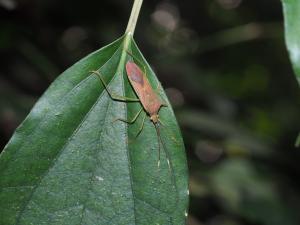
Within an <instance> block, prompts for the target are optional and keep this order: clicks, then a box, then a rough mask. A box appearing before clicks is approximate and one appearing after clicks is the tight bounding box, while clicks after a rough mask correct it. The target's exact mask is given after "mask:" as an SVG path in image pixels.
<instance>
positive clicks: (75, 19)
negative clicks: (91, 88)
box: [0, 0, 300, 225]
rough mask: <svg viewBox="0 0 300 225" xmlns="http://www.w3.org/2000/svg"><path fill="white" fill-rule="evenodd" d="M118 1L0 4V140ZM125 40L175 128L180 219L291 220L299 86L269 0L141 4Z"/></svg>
mask: <svg viewBox="0 0 300 225" xmlns="http://www.w3.org/2000/svg"><path fill="white" fill-rule="evenodd" d="M131 6H132V1H130V0H100V1H99V0H97V1H96V0H90V1H71V0H64V1H59V0H43V1H39V0H0V59H1V60H0V135H1V138H0V146H1V149H3V147H4V145H5V144H6V143H7V141H8V140H9V138H10V137H11V135H12V133H13V131H14V129H15V128H16V127H17V126H18V125H19V124H20V122H21V121H22V120H23V119H24V117H25V116H26V115H27V114H28V112H29V111H30V109H31V107H32V106H33V104H34V103H35V102H36V101H37V99H38V98H39V97H40V96H41V94H42V93H43V92H44V91H45V89H46V88H47V87H48V86H49V84H50V83H51V82H52V81H53V80H54V79H55V78H56V77H57V76H58V75H59V74H60V73H61V72H63V71H64V70H65V69H66V68H68V67H69V66H71V65H72V64H73V63H75V62H76V61H78V60H79V59H81V58H82V57H84V56H85V55H87V54H88V53H90V52H92V51H94V50H97V49H99V48H100V47H102V46H104V45H106V44H108V43H110V42H112V41H113V40H115V39H117V38H118V37H119V36H121V35H122V34H123V32H124V30H125V28H126V25H127V20H128V17H129V14H130V10H131ZM135 39H136V41H137V43H138V45H139V46H140V48H141V50H142V52H143V53H144V55H145V56H146V58H147V59H148V61H149V62H150V63H151V65H152V66H153V68H154V70H155V71H156V72H157V75H158V77H159V79H160V80H161V82H162V84H163V86H164V87H165V89H166V92H167V94H168V96H169V98H170V100H171V102H172V104H173V106H174V109H175V112H176V115H177V118H178V121H179V124H180V126H181V128H182V133H183V136H184V140H185V144H186V151H187V156H188V163H189V170H190V190H191V199H190V213H189V224H190V225H299V224H300V218H299V217H300V191H299V189H300V153H299V151H300V150H299V149H296V148H295V147H294V142H295V139H296V136H297V132H298V131H299V130H300V126H299V125H300V117H299V115H300V107H299V99H300V91H299V87H298V84H297V82H296V79H295V78H294V75H293V71H292V69H291V65H290V62H289V59H288V55H287V51H286V48H285V44H284V36H283V17H282V8H281V3H280V1H279V0H202V1H195V0H185V1H182V0H176V1H175V0H173V1H164V0H159V1H153V0H152V1H150V0H144V5H143V8H142V13H141V16H140V20H139V22H138V26H137V29H136V34H135Z"/></svg>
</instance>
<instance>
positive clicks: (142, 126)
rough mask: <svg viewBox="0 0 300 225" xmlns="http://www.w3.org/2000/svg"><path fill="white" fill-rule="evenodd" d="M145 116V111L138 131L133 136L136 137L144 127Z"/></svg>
mask: <svg viewBox="0 0 300 225" xmlns="http://www.w3.org/2000/svg"><path fill="white" fill-rule="evenodd" d="M146 116H147V114H146V113H145V114H144V116H143V120H142V124H141V127H140V129H139V131H138V132H137V134H136V136H135V138H137V137H138V136H139V135H140V133H141V132H142V130H143V128H144V124H145V119H146Z"/></svg>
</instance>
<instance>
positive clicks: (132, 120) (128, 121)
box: [114, 107, 143, 124]
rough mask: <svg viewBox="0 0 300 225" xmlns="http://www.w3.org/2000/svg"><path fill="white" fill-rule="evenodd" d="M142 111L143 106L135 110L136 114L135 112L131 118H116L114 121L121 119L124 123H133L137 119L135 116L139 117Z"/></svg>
mask: <svg viewBox="0 0 300 225" xmlns="http://www.w3.org/2000/svg"><path fill="white" fill-rule="evenodd" d="M142 111H143V108H142V107H141V109H140V110H139V111H138V112H137V114H136V115H135V116H134V117H133V118H132V119H131V120H126V119H116V120H114V122H116V121H118V120H120V121H122V122H124V123H129V124H133V123H134V122H135V121H136V120H137V118H138V117H139V115H140V114H141V112H142Z"/></svg>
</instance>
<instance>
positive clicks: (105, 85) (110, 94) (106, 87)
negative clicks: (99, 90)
mask: <svg viewBox="0 0 300 225" xmlns="http://www.w3.org/2000/svg"><path fill="white" fill-rule="evenodd" d="M90 72H91V73H92V74H95V75H97V77H98V78H99V79H100V81H101V83H102V84H103V86H104V88H105V89H106V91H107V92H108V94H109V96H110V97H111V98H112V99H113V100H117V101H129V102H139V101H140V99H138V98H129V97H126V96H121V95H116V94H114V93H112V92H111V91H110V90H109V88H108V85H107V84H106V82H105V80H104V79H103V77H102V75H101V73H99V72H98V71H90Z"/></svg>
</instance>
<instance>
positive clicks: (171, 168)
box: [153, 121, 178, 200]
mask: <svg viewBox="0 0 300 225" xmlns="http://www.w3.org/2000/svg"><path fill="white" fill-rule="evenodd" d="M153 124H154V127H155V130H156V134H157V140H158V167H159V164H160V143H161V145H162V147H163V150H164V152H165V154H166V158H167V163H168V167H169V171H170V174H171V180H172V183H173V185H174V188H175V190H176V193H177V191H178V190H177V185H176V180H175V173H174V168H173V164H172V161H171V160H170V154H169V152H168V150H167V148H166V146H165V143H164V142H163V140H162V138H161V133H160V127H159V126H160V125H161V122H160V121H158V122H157V123H153ZM177 200H178V199H177Z"/></svg>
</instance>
